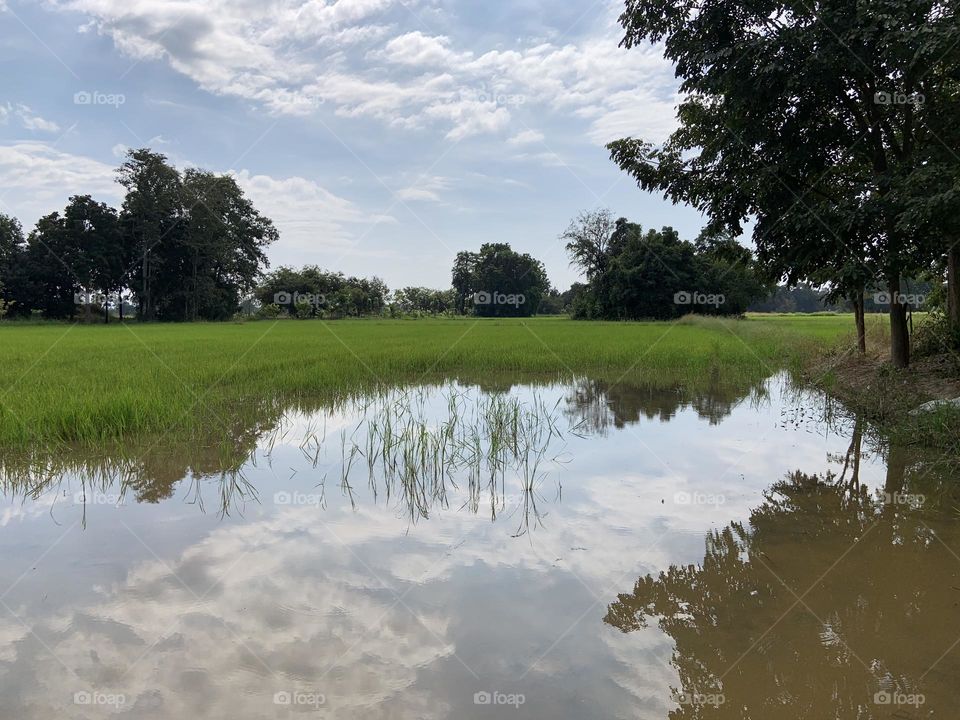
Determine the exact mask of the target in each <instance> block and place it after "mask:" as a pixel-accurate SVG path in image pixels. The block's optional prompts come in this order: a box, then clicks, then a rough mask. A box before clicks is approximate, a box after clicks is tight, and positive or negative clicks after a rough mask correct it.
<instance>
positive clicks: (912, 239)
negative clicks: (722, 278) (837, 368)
mask: <svg viewBox="0 0 960 720" xmlns="http://www.w3.org/2000/svg"><path fill="white" fill-rule="evenodd" d="M620 21H621V24H622V25H623V27H624V28H625V30H626V34H625V37H624V40H623V45H624V46H626V47H628V48H631V47H634V46H636V45H638V44H640V43H642V42H647V41H648V42H654V43H662V44H663V47H664V51H665V54H666V57H667V58H668V59H670V60H672V61H673V62H674V64H675V67H676V72H677V76H678V77H679V78H680V79H681V90H682V92H683V93H685V94H686V99H685V100H684V101H683V103H682V104H681V105H680V108H679V112H678V118H679V121H680V127H679V128H678V129H677V130H676V131H675V132H674V133H673V134H672V135H671V136H670V137H669V138H668V140H667V141H666V142H665V143H664V144H662V145H659V146H655V145H653V144H651V143H650V142H648V141H644V140H643V139H639V138H626V139H623V140H619V141H616V142H614V143H611V145H610V146H609V148H610V151H611V156H612V158H613V160H614V161H615V162H616V163H617V164H618V165H619V166H620V167H621V168H622V169H623V170H625V171H627V172H628V173H629V174H630V175H632V176H633V177H634V178H635V179H636V180H637V182H638V184H639V185H640V187H642V188H643V189H645V190H650V191H659V192H662V193H663V194H664V195H665V196H666V197H668V198H670V199H672V200H674V201H675V202H686V203H689V204H691V205H692V206H694V207H695V208H697V209H698V210H701V211H702V212H704V213H705V214H706V215H707V216H708V217H709V219H710V223H711V227H712V229H713V230H724V231H728V232H731V233H733V234H735V235H739V234H740V233H741V232H742V230H743V224H744V222H745V221H746V220H747V219H753V220H754V221H755V222H754V226H753V241H754V244H755V246H756V248H757V253H758V258H759V260H760V262H761V263H762V264H763V265H764V266H765V267H766V268H767V269H768V270H769V271H770V272H771V273H772V274H773V275H774V276H775V277H776V278H779V279H784V280H786V281H788V282H789V283H794V282H799V281H804V280H810V281H815V282H817V283H818V284H819V283H820V282H822V281H823V280H824V279H825V278H829V280H830V281H831V282H832V283H834V284H835V285H836V286H837V287H838V288H840V289H842V290H843V291H844V292H847V293H850V294H852V295H855V294H856V293H857V292H858V291H860V292H861V296H862V289H863V287H864V285H866V284H867V283H868V282H870V281H873V282H876V283H881V282H882V283H883V284H884V286H885V287H886V288H887V289H888V291H889V293H890V295H891V298H892V302H891V305H890V316H891V328H892V347H891V352H892V357H893V360H894V362H895V363H896V364H898V365H906V364H907V363H908V362H909V337H908V335H907V324H906V308H905V306H904V305H903V304H902V303H900V302H898V299H899V297H900V294H901V286H900V279H901V277H902V276H903V275H904V274H910V273H918V272H920V271H922V270H924V269H926V268H928V267H929V266H930V265H931V264H932V263H935V262H938V261H942V260H943V259H944V257H945V256H946V255H947V254H948V251H949V250H950V248H952V247H953V243H954V242H955V241H956V235H955V234H954V233H955V228H956V221H955V218H956V216H957V202H958V196H957V192H956V190H957V178H958V173H957V169H958V166H960V161H958V157H960V155H958V151H960V144H958V142H957V141H958V138H960V135H958V133H957V131H956V129H955V128H954V127H953V126H952V124H951V123H949V122H946V121H945V118H953V117H955V116H956V114H957V110H958V109H960V105H958V103H960V94H958V92H957V86H958V85H957V83H958V68H960V62H958V61H960V42H958V41H960V27H958V23H957V17H956V8H955V6H953V5H952V4H950V3H945V2H940V1H937V0H875V1H873V2H849V0H820V1H818V2H816V3H809V4H808V3H802V2H801V3H796V2H792V1H787V0H780V1H776V2H769V1H763V2H760V1H758V0H717V1H716V2H711V3H709V4H706V5H704V4H703V3H702V2H699V0H628V2H627V3H626V9H625V11H624V13H623V15H622V16H621V18H620ZM948 218H953V220H950V221H948V220H947V219H948Z"/></svg>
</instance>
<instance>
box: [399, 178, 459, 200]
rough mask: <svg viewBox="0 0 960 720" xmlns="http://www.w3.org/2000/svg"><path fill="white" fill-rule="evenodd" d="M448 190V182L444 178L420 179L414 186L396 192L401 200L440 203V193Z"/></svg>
mask: <svg viewBox="0 0 960 720" xmlns="http://www.w3.org/2000/svg"><path fill="white" fill-rule="evenodd" d="M449 188H450V180H449V179H448V178H445V177H438V176H434V177H428V178H421V179H420V180H418V181H417V182H416V183H415V184H413V185H411V186H409V187H405V188H404V189H403V190H399V191H398V192H397V197H399V198H400V199H401V200H418V201H423V202H440V193H441V192H442V191H444V190H447V189H449Z"/></svg>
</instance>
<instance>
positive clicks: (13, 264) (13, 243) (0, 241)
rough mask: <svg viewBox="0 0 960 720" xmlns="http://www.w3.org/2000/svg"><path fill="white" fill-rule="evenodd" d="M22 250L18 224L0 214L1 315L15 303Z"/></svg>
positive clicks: (14, 220)
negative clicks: (17, 273)
mask: <svg viewBox="0 0 960 720" xmlns="http://www.w3.org/2000/svg"><path fill="white" fill-rule="evenodd" d="M24 249H25V241H24V238H23V228H22V227H21V226H20V222H19V221H18V220H17V219H16V218H14V217H10V216H8V215H3V214H2V213H0V304H2V307H3V315H6V314H7V312H8V311H9V310H10V309H11V306H12V305H13V303H14V302H16V301H15V299H14V296H15V295H16V285H17V277H16V272H17V268H18V267H19V266H20V264H21V262H22V258H23V253H24Z"/></svg>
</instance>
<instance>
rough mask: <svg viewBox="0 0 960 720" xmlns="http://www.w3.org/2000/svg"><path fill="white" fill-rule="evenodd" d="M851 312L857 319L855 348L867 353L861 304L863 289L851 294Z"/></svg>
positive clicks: (863, 311)
mask: <svg viewBox="0 0 960 720" xmlns="http://www.w3.org/2000/svg"><path fill="white" fill-rule="evenodd" d="M853 314H854V317H855V318H856V320H857V350H859V351H860V354H861V355H866V354H867V318H866V312H865V309H864V306H863V289H862V288H861V289H860V290H858V291H857V292H856V293H854V296H853Z"/></svg>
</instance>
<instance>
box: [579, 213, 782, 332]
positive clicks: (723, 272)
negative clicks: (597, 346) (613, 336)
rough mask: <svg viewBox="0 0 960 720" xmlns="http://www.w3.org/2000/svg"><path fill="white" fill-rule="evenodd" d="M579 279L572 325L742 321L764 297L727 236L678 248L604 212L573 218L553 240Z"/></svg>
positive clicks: (746, 255)
mask: <svg viewBox="0 0 960 720" xmlns="http://www.w3.org/2000/svg"><path fill="white" fill-rule="evenodd" d="M560 237H561V239H562V240H564V241H566V249H567V252H568V253H569V255H570V259H571V263H572V264H573V265H575V266H576V267H578V268H579V269H580V270H581V271H582V272H583V273H584V275H585V276H586V279H587V282H586V284H585V285H580V286H577V287H576V288H575V292H574V297H573V298H572V301H571V307H570V311H571V313H572V315H573V316H574V317H578V318H584V319H605V320H638V319H659V320H666V319H671V318H677V317H680V316H682V315H687V314H690V313H697V314H704V315H742V314H743V313H744V312H745V311H746V310H747V308H748V306H749V305H750V304H751V303H753V302H755V301H757V300H759V299H761V298H763V297H765V296H766V295H768V294H769V293H770V292H771V288H770V287H768V286H767V285H766V284H765V283H764V282H763V281H762V280H761V279H760V276H759V275H758V273H757V270H756V267H755V260H754V257H753V253H752V252H751V251H750V250H749V249H747V248H745V247H743V246H742V245H740V244H739V243H738V242H737V241H736V240H735V239H734V238H732V237H730V236H710V235H707V234H701V235H700V236H699V237H698V238H697V239H696V241H694V242H689V241H686V240H681V239H680V236H679V234H678V233H677V231H676V230H674V229H673V228H671V227H664V228H662V229H660V230H647V231H646V232H645V231H644V230H643V228H642V227H641V226H640V225H638V224H637V223H633V222H630V221H629V220H627V219H626V218H620V219H618V220H616V221H615V220H614V219H613V216H612V214H611V213H610V211H609V210H598V211H594V212H584V213H581V214H580V215H579V216H578V217H577V218H576V219H575V220H574V221H573V222H572V223H571V224H570V227H568V228H567V230H566V231H565V232H564V233H563V234H562V235H561V236H560Z"/></svg>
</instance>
